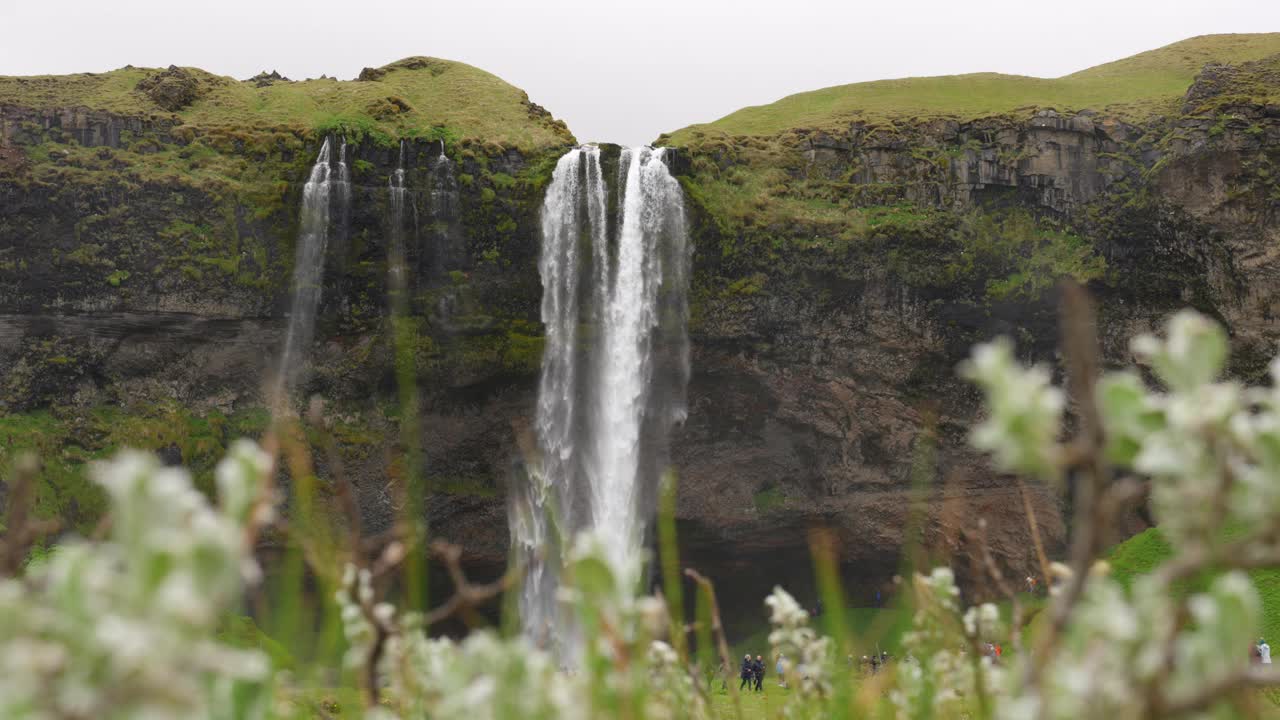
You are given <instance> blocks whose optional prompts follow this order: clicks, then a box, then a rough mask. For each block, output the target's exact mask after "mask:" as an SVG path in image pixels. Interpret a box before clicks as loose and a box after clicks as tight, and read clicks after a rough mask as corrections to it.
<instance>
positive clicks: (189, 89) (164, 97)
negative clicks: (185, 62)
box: [137, 65, 202, 112]
mask: <svg viewBox="0 0 1280 720" xmlns="http://www.w3.org/2000/svg"><path fill="white" fill-rule="evenodd" d="M137 89H138V90H139V91H140V92H142V93H143V94H144V95H146V96H147V97H149V98H151V101H152V102H154V103H155V104H157V105H159V106H160V107H161V108H164V109H165V110H168V111H169V112H177V111H179V110H181V109H182V108H184V107H187V106H188V105H190V104H191V103H193V102H195V100H196V98H198V97H200V95H201V94H202V93H201V88H200V81H199V80H197V79H196V77H195V76H194V75H192V74H191V73H190V72H188V71H186V70H183V69H182V68H180V67H177V66H176V65H170V66H169V69H167V70H163V71H161V72H158V73H154V74H152V75H148V76H147V77H145V78H143V79H142V80H141V81H140V82H139V83H138V86H137Z"/></svg>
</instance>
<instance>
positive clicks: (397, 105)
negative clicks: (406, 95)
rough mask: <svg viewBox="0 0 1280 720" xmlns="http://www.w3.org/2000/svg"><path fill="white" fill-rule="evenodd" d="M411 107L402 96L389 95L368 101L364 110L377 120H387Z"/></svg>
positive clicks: (407, 110)
mask: <svg viewBox="0 0 1280 720" xmlns="http://www.w3.org/2000/svg"><path fill="white" fill-rule="evenodd" d="M412 109H413V108H412V107H411V106H410V105H409V103H407V102H405V101H404V99H403V98H399V97H396V96H394V95H389V96H387V97H384V98H378V99H377V100H374V101H373V102H371V103H369V105H368V107H366V108H365V112H367V113H369V114H370V115H372V116H373V117H374V118H376V119H378V120H389V119H391V118H393V117H395V116H396V115H402V114H404V113H407V112H409V111H410V110H412Z"/></svg>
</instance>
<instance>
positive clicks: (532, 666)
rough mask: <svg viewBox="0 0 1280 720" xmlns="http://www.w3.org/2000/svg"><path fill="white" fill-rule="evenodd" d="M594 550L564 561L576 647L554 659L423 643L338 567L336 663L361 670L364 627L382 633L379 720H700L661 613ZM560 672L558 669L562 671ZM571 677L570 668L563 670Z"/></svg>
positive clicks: (408, 621) (498, 643) (492, 637)
mask: <svg viewBox="0 0 1280 720" xmlns="http://www.w3.org/2000/svg"><path fill="white" fill-rule="evenodd" d="M606 557H607V556H606V554H605V549H604V546H603V545H602V544H601V543H599V542H597V541H596V540H594V539H592V538H589V537H587V538H580V539H579V540H578V542H576V543H575V545H574V549H573V550H572V552H571V553H570V562H569V566H568V567H567V568H566V572H565V577H566V579H567V581H568V582H569V583H571V584H570V585H568V586H567V587H565V588H563V590H562V593H561V601H562V602H565V603H568V604H570V605H571V608H570V609H571V610H572V611H573V612H572V614H573V615H574V616H575V617H578V618H580V619H581V621H582V623H583V628H582V629H577V628H575V629H573V632H575V633H576V632H578V631H579V630H581V631H582V632H583V634H584V636H585V637H586V638H587V641H586V644H585V646H584V647H582V648H579V649H578V651H577V652H576V654H575V653H572V652H566V653H565V656H564V658H563V660H557V658H556V656H555V655H553V654H552V653H550V652H547V651H545V650H543V649H540V648H537V647H534V646H533V644H532V643H530V642H529V640H528V639H527V638H525V637H515V638H502V637H500V636H499V635H497V634H496V633H494V632H492V631H488V630H485V631H478V632H472V633H471V634H470V635H468V636H467V637H466V639H465V640H463V641H461V642H454V641H451V640H448V639H431V638H429V637H428V636H427V634H426V633H425V631H424V628H423V627H422V619H421V617H420V616H418V615H415V614H403V615H398V614H397V613H396V612H395V610H394V608H392V607H391V606H390V605H387V604H384V603H383V604H376V605H373V602H374V593H373V589H372V585H371V582H370V578H369V576H368V573H367V572H365V571H356V570H355V569H353V568H349V569H348V571H347V574H346V576H345V578H344V588H343V589H342V590H341V591H339V592H338V594H337V601H338V604H339V607H340V608H341V612H342V619H343V623H344V629H345V632H346V635H347V638H348V641H349V642H350V645H351V652H350V654H349V656H348V661H349V662H350V663H351V664H353V665H358V664H360V663H363V662H365V661H366V659H367V658H368V657H369V651H370V649H371V647H372V645H373V642H374V639H375V627H374V625H373V624H372V623H371V622H370V618H369V613H368V612H366V611H365V609H364V608H366V607H370V606H372V607H373V610H372V614H373V616H374V617H373V619H374V620H375V621H376V622H377V623H378V624H379V625H381V626H382V627H383V628H387V629H389V631H390V632H389V634H388V636H387V643H386V647H385V652H384V654H383V656H382V658H381V662H380V663H379V665H378V674H379V682H380V689H381V691H382V696H383V698H384V703H385V707H384V708H383V710H384V711H388V712H391V713H393V715H391V716H393V717H395V718H399V719H401V720H414V719H416V718H432V720H449V719H452V718H456V719H457V720H485V719H486V718H493V719H495V720H496V719H497V718H521V719H522V720H523V719H525V718H529V719H532V720H537V719H540V718H542V719H545V720H560V719H563V720H575V719H577V718H587V717H599V716H602V715H608V714H609V713H608V712H606V709H607V708H609V707H616V708H621V707H626V708H635V707H643V708H644V712H643V713H642V716H643V717H646V718H657V719H662V718H677V717H691V716H692V717H702V716H704V714H705V709H706V708H705V703H704V702H703V701H702V698H701V696H700V695H699V694H698V693H697V690H696V688H695V686H694V682H693V678H692V676H691V675H690V673H689V671H688V668H687V667H686V666H685V665H684V664H683V663H682V662H681V660H680V658H679V656H678V654H677V653H676V651H675V650H674V649H673V648H672V647H671V646H670V645H668V644H667V643H666V642H663V641H662V640H660V639H658V635H659V634H660V633H661V632H663V631H664V630H666V628H667V617H666V606H665V604H663V603H662V602H661V601H660V600H658V599H656V598H652V597H641V598H635V597H634V596H633V595H632V594H631V593H630V592H628V590H627V585H628V583H627V582H626V581H625V580H624V579H620V578H619V577H618V575H619V574H622V575H625V574H626V572H625V571H624V572H623V573H615V572H614V571H613V570H612V569H611V566H610V563H609V562H608V561H607V560H606ZM562 662H563V663H564V665H562ZM570 668H574V669H570Z"/></svg>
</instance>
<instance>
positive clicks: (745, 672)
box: [738, 653, 755, 691]
mask: <svg viewBox="0 0 1280 720" xmlns="http://www.w3.org/2000/svg"><path fill="white" fill-rule="evenodd" d="M739 675H740V676H741V677H742V682H741V683H740V684H739V685H738V690H739V691H741V690H742V688H744V687H747V686H748V685H750V684H751V678H752V676H753V675H755V664H754V663H752V662H751V653H747V654H746V655H743V656H742V670H741V672H740V673H739Z"/></svg>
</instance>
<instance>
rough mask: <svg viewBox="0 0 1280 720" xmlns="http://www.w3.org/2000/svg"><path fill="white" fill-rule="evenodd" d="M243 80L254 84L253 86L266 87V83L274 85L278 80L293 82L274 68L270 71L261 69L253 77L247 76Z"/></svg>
mask: <svg viewBox="0 0 1280 720" xmlns="http://www.w3.org/2000/svg"><path fill="white" fill-rule="evenodd" d="M245 82H251V83H253V84H254V86H255V87H267V86H268V85H274V84H276V83H278V82H293V81H292V80H290V79H289V78H287V77H285V76H283V75H281V74H280V73H278V72H276V71H275V70H272V71H271V72H267V71H265V70H263V71H262V72H260V73H258V74H257V75H254V76H253V77H251V78H249V79H248V80H246V81H245Z"/></svg>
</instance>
